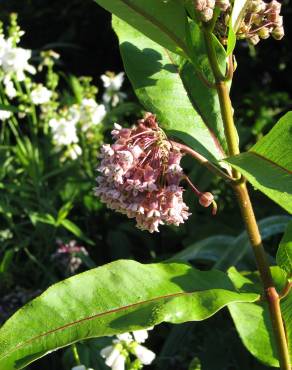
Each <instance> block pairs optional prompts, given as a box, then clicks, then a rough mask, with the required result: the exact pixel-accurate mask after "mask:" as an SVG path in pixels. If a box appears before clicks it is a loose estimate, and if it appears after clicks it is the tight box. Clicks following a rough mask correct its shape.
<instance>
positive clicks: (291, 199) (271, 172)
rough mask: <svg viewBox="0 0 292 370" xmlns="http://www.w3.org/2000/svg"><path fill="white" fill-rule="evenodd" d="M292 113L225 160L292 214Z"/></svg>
mask: <svg viewBox="0 0 292 370" xmlns="http://www.w3.org/2000/svg"><path fill="white" fill-rule="evenodd" d="M291 143H292V112H289V113H287V114H286V115H285V116H284V117H282V118H281V119H280V120H279V122H278V123H277V124H276V125H275V126H274V128H273V129H272V130H271V131H270V132H269V133H268V134H267V135H266V136H264V137H263V138H262V139H261V140H259V141H258V142H257V143H256V144H255V145H254V146H253V147H252V148H251V149H250V150H249V151H248V152H245V153H242V154H239V155H237V156H233V157H229V158H227V159H226V161H227V162H228V163H229V164H231V166H232V167H234V168H236V169H237V170H238V171H239V172H241V173H242V174H243V175H244V176H245V177H246V178H247V180H248V181H249V182H251V184H252V185H253V186H254V187H255V188H256V189H259V190H260V191H262V192H263V193H264V194H266V195H267V196H268V197H269V198H271V199H272V200H273V201H275V202H276V203H278V204H279V205H280V206H281V207H283V208H284V209H286V210H287V211H288V212H290V213H292V145H291Z"/></svg>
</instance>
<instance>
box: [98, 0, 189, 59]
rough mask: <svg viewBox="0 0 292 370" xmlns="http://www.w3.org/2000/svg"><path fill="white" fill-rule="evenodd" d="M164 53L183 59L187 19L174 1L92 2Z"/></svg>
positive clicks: (102, 0) (185, 46) (185, 49)
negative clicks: (135, 30) (160, 46)
mask: <svg viewBox="0 0 292 370" xmlns="http://www.w3.org/2000/svg"><path fill="white" fill-rule="evenodd" d="M96 2H97V3H98V4H99V5H101V6H102V7H104V8H105V9H106V10H108V11H109V12H111V13H113V14H115V15H117V16H118V17H119V18H121V19H123V20H124V21H126V22H127V23H129V24H130V25H131V26H133V27H134V28H136V29H137V30H139V31H140V32H142V33H143V34H145V35H146V36H148V37H150V39H152V40H154V41H155V42H157V43H158V44H160V45H162V46H164V47H166V48H167V49H169V50H171V51H173V52H175V53H179V54H181V55H185V56H187V55H188V54H189V52H188V47H187V32H188V27H187V16H186V12H185V9H184V6H183V5H182V4H180V3H179V2H177V1H176V0H168V1H164V0H147V1H145V0H96Z"/></svg>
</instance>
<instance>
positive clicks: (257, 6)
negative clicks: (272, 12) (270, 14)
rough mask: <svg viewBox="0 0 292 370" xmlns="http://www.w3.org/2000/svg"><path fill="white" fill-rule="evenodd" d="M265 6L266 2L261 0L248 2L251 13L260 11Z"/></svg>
mask: <svg viewBox="0 0 292 370" xmlns="http://www.w3.org/2000/svg"><path fill="white" fill-rule="evenodd" d="M265 7H266V4H265V3H264V2H263V1H261V0H253V1H251V3H250V6H249V11H250V12H251V13H260V12H261V11H263V10H264V9H265Z"/></svg>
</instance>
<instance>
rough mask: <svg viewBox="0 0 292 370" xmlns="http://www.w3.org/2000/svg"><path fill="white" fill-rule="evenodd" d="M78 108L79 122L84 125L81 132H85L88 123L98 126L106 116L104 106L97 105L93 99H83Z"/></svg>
mask: <svg viewBox="0 0 292 370" xmlns="http://www.w3.org/2000/svg"><path fill="white" fill-rule="evenodd" d="M80 108H81V109H80V121H81V123H83V124H84V125H83V127H82V129H83V130H87V129H88V124H90V123H93V124H94V125H98V124H99V123H100V122H101V121H102V120H103V119H104V117H105V115H106V109H105V106H104V105H103V104H100V105H99V104H97V103H96V101H95V100H94V99H83V100H82V102H81V107H80ZM86 125H87V127H86Z"/></svg>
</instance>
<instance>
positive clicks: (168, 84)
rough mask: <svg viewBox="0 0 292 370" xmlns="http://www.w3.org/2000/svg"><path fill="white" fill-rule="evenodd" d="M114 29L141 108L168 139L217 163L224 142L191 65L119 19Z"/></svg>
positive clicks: (214, 103)
mask: <svg viewBox="0 0 292 370" xmlns="http://www.w3.org/2000/svg"><path fill="white" fill-rule="evenodd" d="M113 27H114V30H115V31H116V33H117V34H118V37H119V41H120V49H121V54H122V57H123V61H124V65H125V70H126V72H127V75H128V77H129V78H130V81H131V83H132V85H133V87H134V89H135V92H136V94H137V96H138V98H139V99H140V100H141V102H142V103H143V104H144V106H145V108H146V109H147V110H149V111H151V112H153V113H155V114H156V115H157V117H158V119H159V121H160V123H161V125H162V127H163V128H164V129H166V130H167V131H168V133H169V135H172V136H174V137H178V138H179V139H181V140H183V141H184V142H186V144H188V145H189V146H191V147H193V148H194V149H195V150H197V151H198V152H199V153H201V154H202V155H204V156H205V157H207V158H208V159H210V160H214V161H215V160H216V159H220V158H222V156H224V154H223V149H222V146H223V147H224V146H225V139H224V136H223V124H222V118H221V114H220V109H219V103H218V100H217V97H216V96H215V92H214V91H215V90H213V89H210V88H208V87H207V86H205V85H204V83H202V81H201V80H200V78H199V77H198V75H197V73H196V70H195V68H194V67H192V66H191V64H188V62H186V61H182V58H180V57H178V56H177V55H175V54H173V53H171V52H170V51H168V50H166V49H165V48H163V47H161V46H159V45H158V44H156V43H155V42H153V41H152V40H150V39H149V38H147V37H145V36H144V35H143V34H142V33H140V32H138V31H137V30H135V29H134V28H132V27H131V26H129V25H128V24H127V23H125V22H123V21H122V20H120V19H119V18H116V17H114V18H113ZM217 136H218V138H219V140H220V142H219V140H218V139H217Z"/></svg>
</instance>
